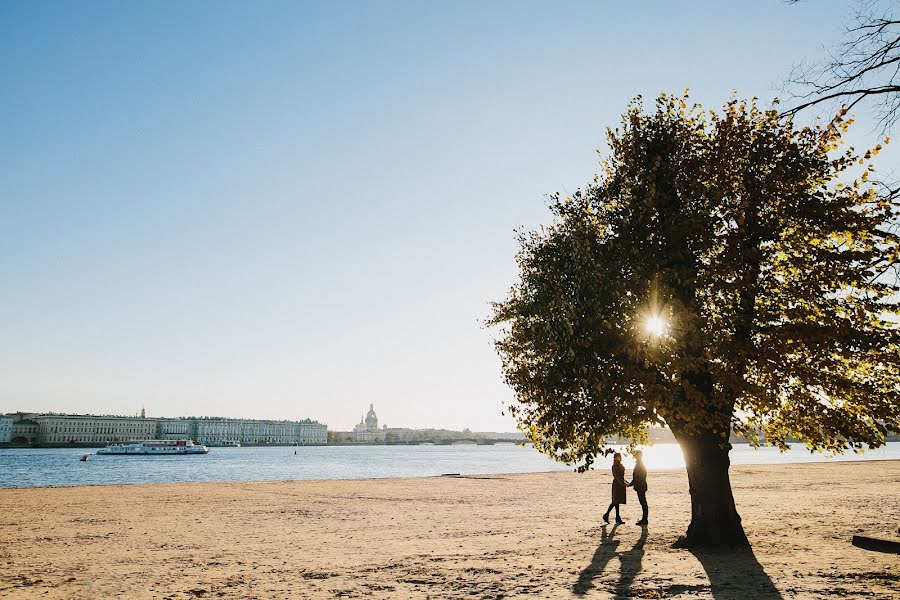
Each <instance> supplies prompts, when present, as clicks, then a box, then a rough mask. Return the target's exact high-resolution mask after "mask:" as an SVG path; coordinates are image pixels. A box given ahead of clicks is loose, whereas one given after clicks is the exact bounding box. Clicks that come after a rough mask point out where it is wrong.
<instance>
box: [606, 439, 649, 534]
mask: <svg viewBox="0 0 900 600" xmlns="http://www.w3.org/2000/svg"><path fill="white" fill-rule="evenodd" d="M643 457H644V453H643V452H641V451H640V450H635V452H634V460H635V463H634V471H632V473H631V482H630V483H625V465H623V464H622V455H621V454H620V453H618V452H616V453H615V454H614V455H613V466H612V474H613V483H612V502H610V504H609V508H607V509H606V512H605V513H603V522H604V523H609V513H610V511H611V510H612V509H613V508H615V509H616V524H618V525H621V524H622V523H624V522H625V521H623V520H622V517H620V516H619V505H620V504H625V503H626V502H627V500H628V499H627V498H626V497H625V488H627V487H628V486H631V487H633V488H634V491H635V492H637V497H638V502H640V503H641V509H642V510H643V512H644V514H643V516H642V517H641V520H640V521H638V522H637V523H636V524H637V525H646V524H647V467H645V466H644V461H643Z"/></svg>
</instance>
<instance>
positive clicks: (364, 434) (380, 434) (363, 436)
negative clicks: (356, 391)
mask: <svg viewBox="0 0 900 600" xmlns="http://www.w3.org/2000/svg"><path fill="white" fill-rule="evenodd" d="M384 429H385V430H386V429H387V425H385V426H384ZM353 434H354V436H353V438H354V441H355V442H359V443H367V444H371V443H375V442H383V441H384V436H385V432H384V431H383V430H379V429H378V415H376V414H375V405H374V404H369V412H368V413H366V416H365V418H363V417H362V415H360V417H359V424H358V425H356V426H355V427H354V428H353Z"/></svg>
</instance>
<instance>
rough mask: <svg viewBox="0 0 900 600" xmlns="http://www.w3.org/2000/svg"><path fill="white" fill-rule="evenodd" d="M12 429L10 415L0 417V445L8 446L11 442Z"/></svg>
mask: <svg viewBox="0 0 900 600" xmlns="http://www.w3.org/2000/svg"><path fill="white" fill-rule="evenodd" d="M12 428H13V418H12V415H0V444H8V443H10V442H11V441H12Z"/></svg>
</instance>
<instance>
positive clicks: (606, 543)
mask: <svg viewBox="0 0 900 600" xmlns="http://www.w3.org/2000/svg"><path fill="white" fill-rule="evenodd" d="M618 527H619V526H618V525H613V526H612V529H610V530H609V533H608V534H607V531H606V525H604V526H603V527H602V529H601V530H600V545H599V546H597V550H596V551H595V552H594V556H593V557H591V562H590V564H588V566H586V567H585V568H584V569H582V570H581V573H580V574H579V575H578V580H577V581H576V582H575V585H573V586H572V593H574V594H575V595H576V596H584V595H585V594H587V592H588V590H590V589H591V588H593V587H594V579H595V578H596V577H597V576H598V575H600V574H601V573H603V570H604V569H605V568H606V564H607V563H608V562H609V561H610V560H611V559H612V558H613V557H615V556H618V557H619V563H620V570H619V582H618V584H617V585H616V595H618V596H628V590H629V589H630V588H631V584H632V583H633V582H634V578H635V577H636V576H637V574H638V573H639V572H640V570H641V559H643V557H644V544H645V543H646V541H647V528H646V527H641V537H640V538H638V541H637V542H635V544H634V546H632V548H631V549H630V550H628V551H626V552H621V553H620V552H617V551H616V549H617V548H618V547H619V544H620V542H619V540H617V539H613V538H614V537H615V535H616V529H617V528H618Z"/></svg>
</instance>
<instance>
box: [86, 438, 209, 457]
mask: <svg viewBox="0 0 900 600" xmlns="http://www.w3.org/2000/svg"><path fill="white" fill-rule="evenodd" d="M207 452H209V448H207V447H206V446H204V445H202V444H195V443H194V442H192V441H191V440H144V441H141V442H124V443H122V444H110V445H109V446H107V447H106V448H102V449H100V450H97V454H115V455H126V456H143V455H148V454H149V455H159V454H206V453H207Z"/></svg>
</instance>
